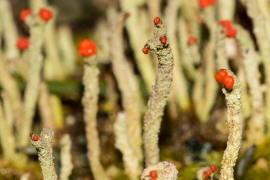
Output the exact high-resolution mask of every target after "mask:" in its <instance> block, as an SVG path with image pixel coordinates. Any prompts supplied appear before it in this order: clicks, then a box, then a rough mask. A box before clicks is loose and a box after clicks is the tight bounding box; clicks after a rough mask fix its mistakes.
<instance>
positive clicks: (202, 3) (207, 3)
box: [198, 0, 217, 9]
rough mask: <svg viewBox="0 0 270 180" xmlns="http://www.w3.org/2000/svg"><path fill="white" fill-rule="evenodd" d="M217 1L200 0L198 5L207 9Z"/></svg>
mask: <svg viewBox="0 0 270 180" xmlns="http://www.w3.org/2000/svg"><path fill="white" fill-rule="evenodd" d="M216 2H217V1H216V0H198V5H199V7H200V8H201V9H205V8H207V7H208V6H212V5H214V4H215V3H216Z"/></svg>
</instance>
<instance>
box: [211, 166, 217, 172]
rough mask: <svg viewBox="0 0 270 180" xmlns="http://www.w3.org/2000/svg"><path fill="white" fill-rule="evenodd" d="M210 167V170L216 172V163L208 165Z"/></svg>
mask: <svg viewBox="0 0 270 180" xmlns="http://www.w3.org/2000/svg"><path fill="white" fill-rule="evenodd" d="M210 169H211V171H212V172H216V171H217V170H218V168H217V166H216V165H214V164H213V165H210Z"/></svg>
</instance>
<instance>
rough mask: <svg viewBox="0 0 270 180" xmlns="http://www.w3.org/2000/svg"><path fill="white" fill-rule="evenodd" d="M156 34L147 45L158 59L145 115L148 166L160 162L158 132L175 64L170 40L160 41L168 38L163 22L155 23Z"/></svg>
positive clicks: (144, 137)
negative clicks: (161, 38)
mask: <svg viewBox="0 0 270 180" xmlns="http://www.w3.org/2000/svg"><path fill="white" fill-rule="evenodd" d="M154 35H155V37H154V38H153V39H151V40H149V41H148V42H147V44H146V45H145V48H148V49H149V50H150V51H152V52H154V53H155V54H156V56H157V59H158V69H157V74H156V81H155V84H154V86H153V89H152V94H151V97H150V99H149V100H148V104H147V110H146V113H145V116H144V129H143V130H144V132H143V141H144V151H145V158H146V159H145V161H146V165H147V166H150V165H153V164H156V163H158V162H159V148H158V133H159V129H160V124H161V119H162V115H163V110H164V107H165V105H166V102H167V99H168V96H169V93H170V88H171V85H172V80H173V65H174V61H173V55H172V51H171V48H170V46H169V44H168V42H167V41H166V43H164V44H162V43H161V42H160V37H165V38H166V32H165V28H164V26H163V24H162V23H159V24H156V25H155V28H154Z"/></svg>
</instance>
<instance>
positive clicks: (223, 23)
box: [218, 20, 231, 29]
mask: <svg viewBox="0 0 270 180" xmlns="http://www.w3.org/2000/svg"><path fill="white" fill-rule="evenodd" d="M218 24H219V25H221V26H222V27H224V28H226V29H227V28H230V27H231V21H230V20H222V21H219V22H218Z"/></svg>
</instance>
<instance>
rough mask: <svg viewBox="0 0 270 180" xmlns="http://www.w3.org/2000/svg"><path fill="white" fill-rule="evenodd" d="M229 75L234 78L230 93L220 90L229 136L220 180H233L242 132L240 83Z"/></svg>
mask: <svg viewBox="0 0 270 180" xmlns="http://www.w3.org/2000/svg"><path fill="white" fill-rule="evenodd" d="M228 73H229V74H230V75H233V77H234V86H233V89H232V90H231V91H229V90H226V89H225V88H223V89H222V92H223V94H224V95H225V99H226V105H227V121H226V124H227V126H228V128H229V136H228V141H227V147H226V149H225V151H224V154H223V158H222V162H221V170H220V180H233V179H234V177H233V172H234V170H233V168H234V166H235V163H236V160H237V157H238V153H239V149H240V146H241V139H242V130H243V119H242V115H241V88H240V83H239V81H238V80H237V78H236V76H234V74H233V73H232V72H231V71H229V72H228Z"/></svg>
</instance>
